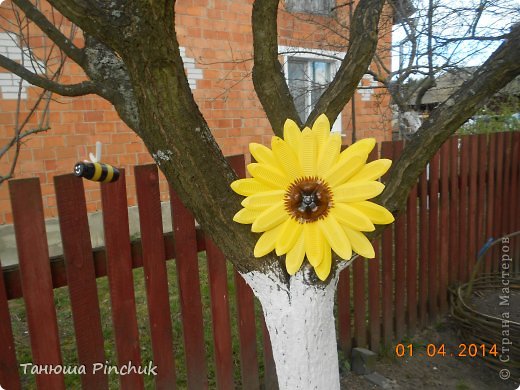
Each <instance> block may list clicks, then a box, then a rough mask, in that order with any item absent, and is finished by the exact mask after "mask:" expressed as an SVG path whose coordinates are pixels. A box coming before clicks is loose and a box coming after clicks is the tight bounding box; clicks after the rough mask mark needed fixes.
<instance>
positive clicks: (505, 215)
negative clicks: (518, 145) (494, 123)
mask: <svg viewBox="0 0 520 390" xmlns="http://www.w3.org/2000/svg"><path fill="white" fill-rule="evenodd" d="M512 135H513V133H511V132H507V133H505V134H504V145H505V150H504V179H503V183H504V186H503V188H502V207H501V210H502V226H501V231H500V233H501V234H500V236H504V235H506V234H508V233H511V232H510V231H509V218H510V215H511V203H513V202H517V203H518V199H513V198H511V163H512V162H513V159H512V158H511V148H512V146H513V139H512Z"/></svg>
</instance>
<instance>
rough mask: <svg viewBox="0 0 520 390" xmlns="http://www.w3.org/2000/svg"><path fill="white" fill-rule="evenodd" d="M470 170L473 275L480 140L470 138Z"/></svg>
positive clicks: (470, 244)
mask: <svg viewBox="0 0 520 390" xmlns="http://www.w3.org/2000/svg"><path fill="white" fill-rule="evenodd" d="M469 143H470V150H471V153H470V169H469V206H468V239H469V242H468V272H469V274H470V275H471V272H472V271H473V266H474V265H475V261H476V257H477V247H478V245H479V244H478V243H477V223H478V220H477V191H478V183H477V178H478V172H477V169H478V160H479V158H478V157H479V156H478V138H477V137H469Z"/></svg>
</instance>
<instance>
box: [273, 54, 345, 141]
mask: <svg viewBox="0 0 520 390" xmlns="http://www.w3.org/2000/svg"><path fill="white" fill-rule="evenodd" d="M279 51H280V52H281V53H284V52H286V53H287V54H286V56H285V60H284V72H285V77H286V79H287V84H288V86H289V90H290V92H291V95H292V96H293V98H294V104H295V105H296V110H297V111H298V115H299V116H300V119H301V120H302V121H303V122H305V120H306V119H307V117H308V116H309V114H310V113H311V111H312V109H313V108H314V106H315V105H316V102H317V101H318V99H319V98H320V97H321V95H322V94H323V92H324V91H325V89H326V88H327V87H328V85H329V84H330V82H331V81H332V79H333V77H334V75H335V74H336V71H337V69H338V67H339V65H340V61H339V60H335V59H333V58H332V57H336V58H341V57H342V56H344V53H341V54H339V55H338V53H332V52H325V51H319V50H312V51H310V50H309V49H303V48H289V47H280V48H279ZM332 131H337V132H341V115H340V116H338V118H337V120H336V122H335V123H334V124H333V126H332Z"/></svg>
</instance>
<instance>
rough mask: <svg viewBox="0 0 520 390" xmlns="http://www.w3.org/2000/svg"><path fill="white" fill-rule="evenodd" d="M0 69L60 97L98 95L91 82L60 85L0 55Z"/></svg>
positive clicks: (95, 86)
mask: <svg viewBox="0 0 520 390" xmlns="http://www.w3.org/2000/svg"><path fill="white" fill-rule="evenodd" d="M0 67H2V68H5V69H6V70H8V71H10V72H12V73H14V74H15V75H17V76H18V77H21V78H22V79H24V80H26V81H27V82H28V83H30V84H32V85H35V86H37V87H40V88H43V89H46V90H48V91H51V92H55V93H57V94H58V95H62V96H83V95H88V94H91V93H95V94H98V93H99V91H98V87H97V85H96V84H95V83H93V82H92V81H83V82H81V83H78V84H69V85H65V84H60V83H57V82H55V81H52V80H49V79H47V78H45V77H41V76H38V75H37V74H35V73H33V72H31V71H29V70H27V69H26V68H24V67H23V66H22V65H20V64H19V63H18V62H15V61H13V60H11V59H9V58H7V57H5V56H3V55H0Z"/></svg>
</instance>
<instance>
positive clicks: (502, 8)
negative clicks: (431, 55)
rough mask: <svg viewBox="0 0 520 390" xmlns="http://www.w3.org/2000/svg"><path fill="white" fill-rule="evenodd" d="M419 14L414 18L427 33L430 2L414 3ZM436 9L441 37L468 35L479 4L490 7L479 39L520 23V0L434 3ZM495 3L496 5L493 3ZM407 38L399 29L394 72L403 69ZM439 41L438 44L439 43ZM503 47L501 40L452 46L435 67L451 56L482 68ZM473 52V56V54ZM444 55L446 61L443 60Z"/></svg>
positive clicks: (478, 32)
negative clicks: (400, 64)
mask: <svg viewBox="0 0 520 390" xmlns="http://www.w3.org/2000/svg"><path fill="white" fill-rule="evenodd" d="M412 1H413V4H414V6H415V7H416V9H417V11H416V12H415V13H414V15H413V16H412V18H415V20H416V21H417V23H418V30H423V31H426V30H425V29H426V25H425V23H426V20H427V18H426V10H427V8H428V3H429V0H412ZM432 2H433V4H434V6H435V7H436V12H435V16H434V23H433V32H434V35H437V36H439V37H443V38H446V37H460V36H463V35H465V34H466V33H467V32H468V30H469V28H470V24H471V23H472V21H473V20H474V17H475V8H476V7H477V6H478V5H479V4H486V5H487V8H485V10H484V12H483V13H482V15H481V17H480V19H479V22H478V24H477V28H476V30H475V31H476V34H475V35H478V36H489V35H495V36H496V35H499V34H502V33H503V32H504V31H507V30H509V28H510V26H511V25H513V24H514V23H517V22H520V0H464V1H461V0H432ZM492 3H495V4H492ZM405 37H406V32H405V29H404V28H403V27H402V26H395V27H394V31H393V35H392V40H393V44H394V48H395V49H394V51H393V53H392V70H394V71H395V70H397V69H399V58H400V56H399V43H400V42H402V41H403V39H405ZM437 42H438V41H437ZM499 45H500V41H494V42H485V43H482V42H476V41H465V42H463V43H460V42H459V43H457V44H452V45H450V46H449V47H448V48H447V49H446V50H444V51H443V52H442V53H441V54H442V55H439V56H437V57H436V58H435V60H434V63H435V64H441V63H443V62H444V58H446V57H449V58H450V61H452V62H453V61H455V62H458V61H460V64H459V65H463V66H478V65H481V64H482V63H483V62H484V61H485V60H486V59H487V58H488V57H489V55H491V53H492V52H493V51H494V50H495V49H496V48H497V47H498V46H499ZM419 46H420V47H421V48H422V50H424V49H425V48H426V39H425V37H424V38H422V40H421V43H420V44H419ZM410 47H411V45H410V44H405V45H403V47H402V52H403V53H404V56H406V55H407V51H409V50H410ZM470 53H472V54H470ZM443 56H444V58H443ZM418 63H419V64H423V65H424V64H426V63H427V61H426V57H423V58H421V59H419V60H418Z"/></svg>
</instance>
